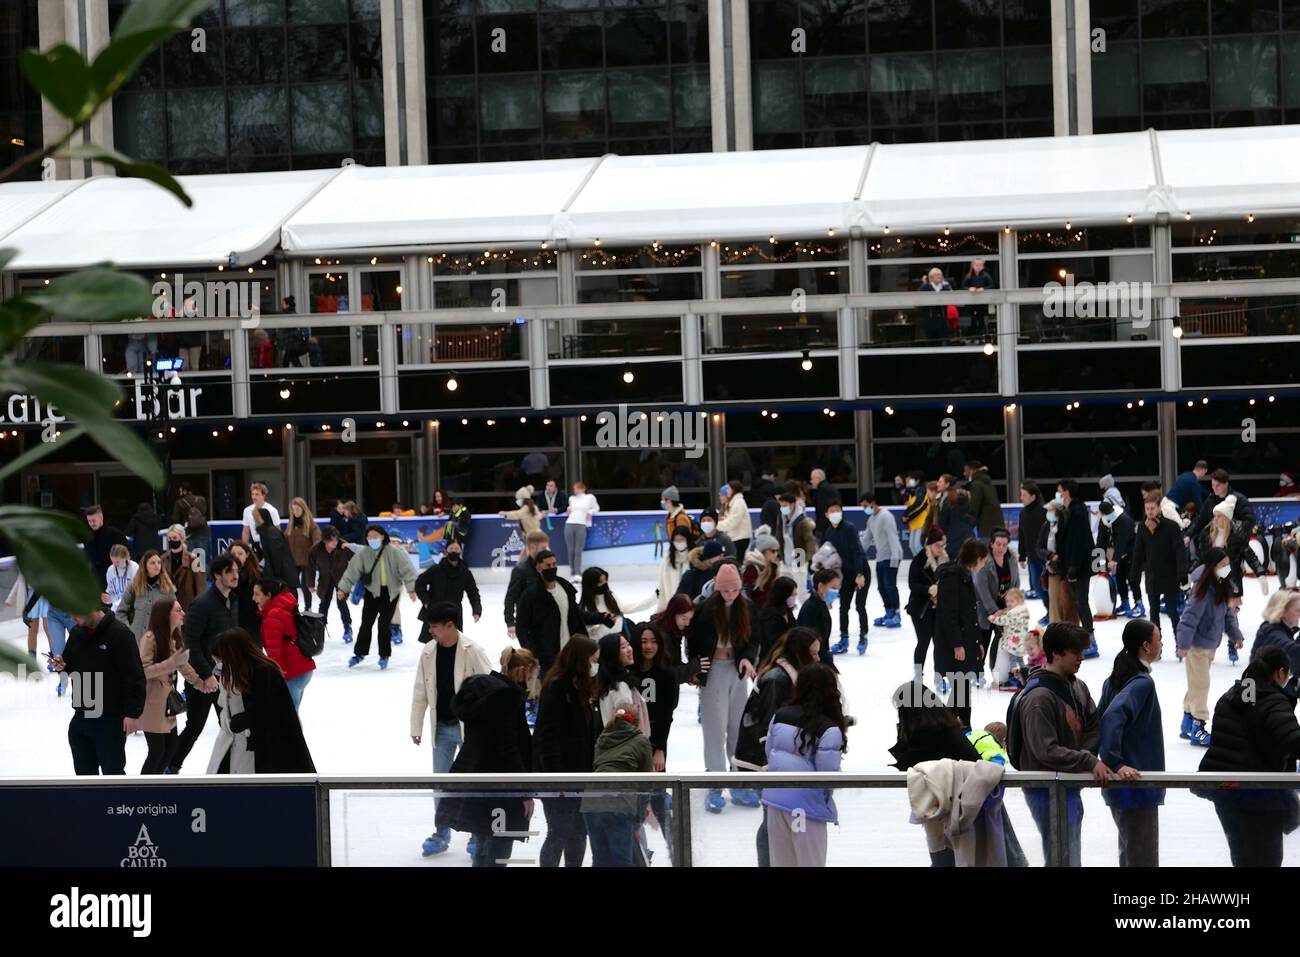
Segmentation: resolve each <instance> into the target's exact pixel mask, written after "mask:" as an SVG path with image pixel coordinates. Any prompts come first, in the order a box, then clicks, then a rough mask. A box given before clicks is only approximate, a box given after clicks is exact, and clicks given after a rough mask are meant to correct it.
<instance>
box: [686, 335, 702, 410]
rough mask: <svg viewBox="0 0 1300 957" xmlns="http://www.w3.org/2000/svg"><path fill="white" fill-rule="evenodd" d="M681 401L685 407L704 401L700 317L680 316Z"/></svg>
mask: <svg viewBox="0 0 1300 957" xmlns="http://www.w3.org/2000/svg"><path fill="white" fill-rule="evenodd" d="M681 335H682V399H683V401H684V402H685V404H686V405H687V406H697V405H700V404H701V403H702V402H703V401H704V363H703V362H701V361H700V317H699V316H697V315H696V314H695V313H693V312H688V313H684V314H683V315H682V331H681Z"/></svg>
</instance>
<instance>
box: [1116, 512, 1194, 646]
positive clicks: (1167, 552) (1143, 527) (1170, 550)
mask: <svg viewBox="0 0 1300 957" xmlns="http://www.w3.org/2000/svg"><path fill="white" fill-rule="evenodd" d="M1162 500H1163V496H1162V495H1161V493H1160V491H1159V490H1158V489H1156V490H1153V491H1150V492H1147V493H1145V494H1144V496H1143V503H1142V508H1143V520H1142V521H1141V522H1140V523H1139V524H1138V525H1137V528H1136V529H1135V533H1134V538H1133V558H1132V560H1131V562H1130V572H1129V574H1130V575H1131V576H1132V578H1131V579H1130V580H1129V584H1130V585H1132V587H1133V598H1134V604H1133V617H1135V618H1136V617H1139V616H1141V615H1145V614H1147V610H1146V608H1144V607H1143V605H1142V593H1141V592H1140V591H1139V590H1138V585H1139V583H1140V581H1141V579H1142V577H1143V576H1146V588H1147V601H1148V602H1149V603H1150V605H1151V611H1150V614H1151V621H1152V623H1153V624H1155V625H1157V626H1159V624H1160V600H1161V597H1162V596H1163V597H1164V598H1165V599H1166V602H1165V604H1166V606H1167V608H1168V610H1169V611H1168V614H1169V619H1170V621H1171V623H1172V627H1171V628H1170V633H1172V634H1174V635H1177V634H1178V603H1179V597H1180V595H1181V590H1182V588H1183V587H1184V585H1183V583H1184V582H1185V581H1186V579H1187V570H1186V564H1187V549H1186V548H1184V547H1183V531H1182V528H1181V526H1179V524H1178V523H1177V522H1175V521H1174V520H1173V519H1170V518H1167V517H1166V516H1165V515H1164V514H1163V512H1162V510H1161V503H1162Z"/></svg>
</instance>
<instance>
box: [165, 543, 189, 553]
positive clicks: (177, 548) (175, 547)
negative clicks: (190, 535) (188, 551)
mask: <svg viewBox="0 0 1300 957" xmlns="http://www.w3.org/2000/svg"><path fill="white" fill-rule="evenodd" d="M168 547H169V548H170V549H171V550H172V551H174V552H179V551H180V550H181V549H182V548H184V547H185V543H184V542H169V543H168Z"/></svg>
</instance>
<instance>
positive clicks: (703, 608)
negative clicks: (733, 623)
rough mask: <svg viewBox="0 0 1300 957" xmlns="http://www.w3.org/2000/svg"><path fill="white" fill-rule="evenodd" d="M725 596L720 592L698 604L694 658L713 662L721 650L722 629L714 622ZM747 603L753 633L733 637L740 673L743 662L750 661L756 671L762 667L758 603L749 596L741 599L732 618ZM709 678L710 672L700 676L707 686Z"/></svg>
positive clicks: (692, 639) (693, 631)
mask: <svg viewBox="0 0 1300 957" xmlns="http://www.w3.org/2000/svg"><path fill="white" fill-rule="evenodd" d="M721 601H722V596H721V595H718V594H717V593H716V592H715V593H714V594H712V595H710V596H709V597H708V598H705V599H704V600H703V601H698V602H696V603H695V618H694V619H692V620H691V636H690V652H689V654H690V657H691V658H692V659H695V658H710V659H711V658H712V657H713V653H714V652H715V651H716V650H717V648H718V629H717V626H716V625H715V624H714V622H713V608H714V604H715V602H716V603H721ZM741 602H744V604H745V606H746V607H747V608H748V610H749V625H750V627H749V632H748V634H744V635H733V636H732V639H731V654H732V662H731V663H732V665H733V666H734V667H735V668H737V669H739V668H740V662H741V660H742V659H743V660H746V661H748V662H749V663H750V664H751V665H753V666H754V667H755V668H757V667H758V664H759V661H758V636H757V635H756V634H755V633H754V626H755V625H756V624H757V623H758V609H757V608H756V607H755V606H754V603H753V602H752V601H750V600H749V599H748V598H747V597H746V596H745V595H743V594H742V595H739V596H737V598H736V601H735V602H734V603H733V609H732V614H734V613H735V609H736V608H737V607H739V605H740V603H741ZM707 677H708V674H707V672H706V673H705V674H703V675H701V676H700V683H701V684H704V683H705V679H706V678H707Z"/></svg>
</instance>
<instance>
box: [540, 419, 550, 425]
mask: <svg viewBox="0 0 1300 957" xmlns="http://www.w3.org/2000/svg"><path fill="white" fill-rule="evenodd" d="M550 424H551V420H550V419H542V425H550Z"/></svg>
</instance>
